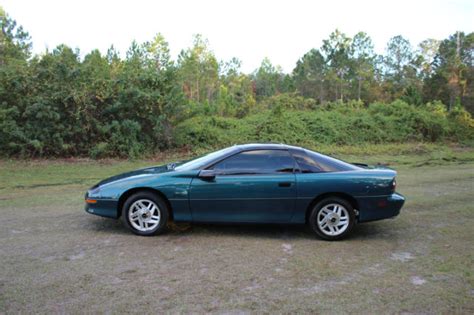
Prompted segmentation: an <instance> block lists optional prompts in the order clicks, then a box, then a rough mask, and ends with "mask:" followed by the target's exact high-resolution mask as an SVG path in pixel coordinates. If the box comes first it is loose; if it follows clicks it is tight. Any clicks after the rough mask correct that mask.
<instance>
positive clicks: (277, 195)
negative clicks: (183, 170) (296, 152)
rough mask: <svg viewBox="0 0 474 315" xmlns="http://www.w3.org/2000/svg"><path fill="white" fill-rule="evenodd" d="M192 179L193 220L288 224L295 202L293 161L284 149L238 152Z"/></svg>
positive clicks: (190, 199)
mask: <svg viewBox="0 0 474 315" xmlns="http://www.w3.org/2000/svg"><path fill="white" fill-rule="evenodd" d="M208 169H209V170H213V171H214V175H215V177H214V178H199V177H198V178H194V179H193V181H192V183H191V189H190V192H189V201H190V206H191V211H192V216H193V220H194V221H201V222H289V221H290V219H291V216H292V214H293V210H294V206H295V199H296V181H295V174H294V170H295V161H294V159H293V157H292V156H291V155H290V154H289V153H288V151H287V150H252V151H244V152H240V153H238V154H236V155H233V156H231V157H228V158H226V159H225V160H223V161H221V162H219V163H217V164H216V165H214V166H212V167H210V168H208Z"/></svg>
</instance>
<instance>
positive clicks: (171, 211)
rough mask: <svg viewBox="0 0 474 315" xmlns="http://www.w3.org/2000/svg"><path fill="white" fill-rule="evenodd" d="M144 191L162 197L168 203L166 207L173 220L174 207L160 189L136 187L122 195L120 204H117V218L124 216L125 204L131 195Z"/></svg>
mask: <svg viewBox="0 0 474 315" xmlns="http://www.w3.org/2000/svg"><path fill="white" fill-rule="evenodd" d="M142 191H147V192H151V193H153V194H155V195H157V196H158V197H160V198H161V199H163V201H164V202H165V203H166V205H167V206H168V209H169V212H170V213H169V215H170V219H171V220H173V207H172V206H171V203H170V201H169V200H168V198H166V195H165V194H163V193H162V192H161V191H159V190H158V189H155V188H150V187H134V188H131V189H129V190H127V191H125V192H123V193H122V195H121V196H120V198H119V201H118V204H117V217H118V218H120V217H121V216H122V208H123V204H124V203H125V201H126V200H127V199H128V197H130V196H131V195H133V194H135V193H137V192H142Z"/></svg>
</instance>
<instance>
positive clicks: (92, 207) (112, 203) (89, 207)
mask: <svg viewBox="0 0 474 315" xmlns="http://www.w3.org/2000/svg"><path fill="white" fill-rule="evenodd" d="M95 200H97V202H96V203H86V205H85V207H84V210H85V211H86V212H87V213H90V214H95V215H98V216H101V217H107V218H114V219H117V218H118V211H117V206H118V200H114V199H95Z"/></svg>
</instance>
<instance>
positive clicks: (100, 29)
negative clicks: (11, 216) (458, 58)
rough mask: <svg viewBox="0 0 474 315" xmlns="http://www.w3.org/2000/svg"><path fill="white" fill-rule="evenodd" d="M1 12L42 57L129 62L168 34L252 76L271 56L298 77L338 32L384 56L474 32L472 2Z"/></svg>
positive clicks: (154, 4) (70, 6)
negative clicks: (400, 42) (203, 41)
mask: <svg viewBox="0 0 474 315" xmlns="http://www.w3.org/2000/svg"><path fill="white" fill-rule="evenodd" d="M0 5H2V6H3V8H4V9H5V10H6V11H7V13H9V14H10V16H11V17H13V18H14V19H15V20H17V22H18V23H19V24H21V25H23V27H24V28H25V29H26V30H27V31H28V32H29V33H30V35H31V37H32V39H33V44H34V46H33V50H34V52H35V53H41V52H43V51H44V50H45V49H46V48H49V49H53V48H54V47H56V46H57V45H58V44H61V43H64V44H66V45H68V46H70V47H72V48H79V49H80V50H81V53H82V54H85V53H87V52H89V51H90V50H92V49H94V48H98V49H100V50H101V51H102V52H106V51H107V48H108V47H110V45H112V44H113V45H114V46H115V47H116V48H117V49H118V50H119V51H121V52H122V56H124V54H125V51H126V50H127V48H128V47H129V45H130V43H131V41H132V40H133V39H136V40H137V41H138V42H143V41H146V40H151V39H152V38H153V36H154V35H155V34H156V33H158V32H161V33H162V34H163V35H164V36H165V38H166V40H167V41H168V42H169V43H170V48H171V52H172V54H173V57H174V58H176V56H177V55H178V53H179V51H180V50H181V49H183V48H186V47H189V46H190V45H191V42H192V35H193V34H196V33H201V34H203V35H204V37H206V38H207V39H209V42H210V46H211V49H212V50H213V51H214V53H215V54H216V56H217V58H218V59H219V60H228V59H230V58H232V57H237V58H239V59H240V60H241V61H242V70H243V71H244V72H251V71H253V70H254V69H255V68H257V67H258V66H259V64H260V62H261V60H262V59H263V58H264V57H269V58H270V60H271V61H272V63H273V64H277V65H281V66H282V67H283V69H284V70H285V71H286V72H290V71H292V69H293V68H294V66H295V64H296V61H297V60H298V59H299V58H300V57H302V56H303V54H304V53H306V52H307V51H308V50H310V49H311V48H318V47H320V46H321V44H322V40H323V39H325V38H327V37H328V35H329V34H330V33H331V32H332V31H333V30H335V29H336V28H339V29H340V30H341V31H343V32H345V33H346V34H348V35H350V36H352V35H354V34H355V33H357V32H358V31H365V32H367V33H368V34H369V35H370V36H371V37H372V39H373V41H374V43H375V48H376V51H377V52H379V53H382V52H383V51H384V49H385V45H386V42H387V41H388V39H389V38H390V37H393V36H395V35H398V34H401V35H403V36H404V37H406V38H408V39H409V40H410V42H411V43H412V45H413V46H415V45H417V44H418V43H419V42H420V41H422V40H423V39H426V38H436V39H443V38H446V37H447V36H448V35H450V34H452V33H454V32H455V31H457V30H461V31H465V32H472V31H474V1H473V0H453V1H440V0H431V1H426V0H409V1H407V0H398V1H395V0H390V1H383V0H379V1H376V0H374V1H371V0H353V1H342V0H324V1H316V0H313V1H304V0H290V1H279V0H278V1H277V0H273V1H263V0H260V1H259V0H232V1H230V0H228V1H224V0H221V1H218V0H215V1H210V0H200V1H199V0H195V1H192V0H188V1H186V0H168V1H160V0H154V1H153V0H149V1H142V0H134V1H130V0H128V1H126V0H123V1H122V0H116V1H105V0H102V1H101V0H79V1H78V0H75V1H69V0H62V1H53V0H41V1H39V0H36V1H26V0H2V1H1V2H0Z"/></svg>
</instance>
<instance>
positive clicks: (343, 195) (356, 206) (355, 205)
mask: <svg viewBox="0 0 474 315" xmlns="http://www.w3.org/2000/svg"><path fill="white" fill-rule="evenodd" d="M329 197H337V198H341V199H344V200H346V201H347V202H349V203H350V204H351V206H352V208H354V210H357V211H356V217H358V215H357V214H358V210H359V203H358V202H357V200H356V199H355V198H354V197H352V196H351V195H349V194H347V193H343V192H327V193H324V194H321V195H318V196H316V197H315V198H314V199H313V200H312V201H311V203H310V204H309V206H308V209H306V215H305V222H306V223H307V222H308V219H309V216H310V215H311V211H312V210H313V208H314V206H315V205H316V204H317V203H318V202H320V201H321V200H323V199H326V198H329Z"/></svg>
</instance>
